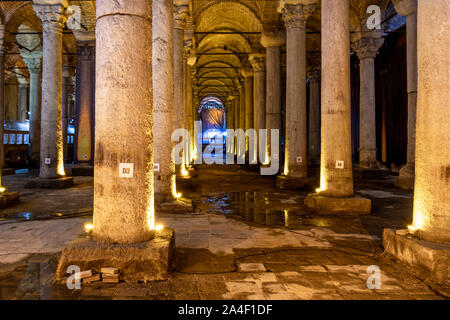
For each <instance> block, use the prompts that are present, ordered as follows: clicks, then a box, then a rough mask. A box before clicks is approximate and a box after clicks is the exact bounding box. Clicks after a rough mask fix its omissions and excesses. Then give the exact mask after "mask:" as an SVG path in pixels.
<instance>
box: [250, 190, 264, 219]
mask: <svg viewBox="0 0 450 320" xmlns="http://www.w3.org/2000/svg"><path fill="white" fill-rule="evenodd" d="M266 200H267V198H265V197H264V202H262V201H261V199H260V197H258V194H257V193H256V192H255V195H254V209H253V221H254V222H256V223H259V224H262V225H265V224H266V214H265V208H266V203H265V201H266Z"/></svg>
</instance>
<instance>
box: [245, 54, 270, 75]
mask: <svg viewBox="0 0 450 320" xmlns="http://www.w3.org/2000/svg"><path fill="white" fill-rule="evenodd" d="M248 60H249V61H250V64H251V65H252V67H253V70H255V72H264V71H266V55H265V54H262V53H253V54H251V55H250V57H249V58H248Z"/></svg>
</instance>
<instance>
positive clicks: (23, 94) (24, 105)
mask: <svg viewBox="0 0 450 320" xmlns="http://www.w3.org/2000/svg"><path fill="white" fill-rule="evenodd" d="M17 81H18V82H19V97H18V102H19V103H18V110H17V111H18V112H17V120H19V121H20V122H24V121H25V120H26V119H27V112H28V79H27V78H25V77H24V76H20V75H17Z"/></svg>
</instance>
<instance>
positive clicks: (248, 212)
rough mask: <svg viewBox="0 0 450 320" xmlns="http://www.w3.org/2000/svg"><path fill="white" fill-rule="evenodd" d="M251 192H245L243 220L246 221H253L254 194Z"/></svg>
mask: <svg viewBox="0 0 450 320" xmlns="http://www.w3.org/2000/svg"><path fill="white" fill-rule="evenodd" d="M253 194H254V193H253V192H246V193H245V220H246V221H253V210H254V205H253V201H254V196H253Z"/></svg>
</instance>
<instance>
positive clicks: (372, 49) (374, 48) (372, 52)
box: [352, 32, 384, 60]
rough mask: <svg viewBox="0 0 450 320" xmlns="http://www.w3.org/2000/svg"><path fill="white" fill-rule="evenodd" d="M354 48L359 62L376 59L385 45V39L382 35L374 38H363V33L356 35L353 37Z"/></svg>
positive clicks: (379, 34) (378, 34)
mask: <svg viewBox="0 0 450 320" xmlns="http://www.w3.org/2000/svg"><path fill="white" fill-rule="evenodd" d="M352 38H353V39H352V48H353V50H355V52H356V54H357V55H358V58H359V60H363V59H375V57H376V56H377V54H378V50H380V48H381V46H382V45H383V43H384V39H383V38H382V37H381V33H378V32H377V34H376V35H374V36H372V37H367V36H363V35H362V34H361V33H356V34H355V35H354V37H352Z"/></svg>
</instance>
